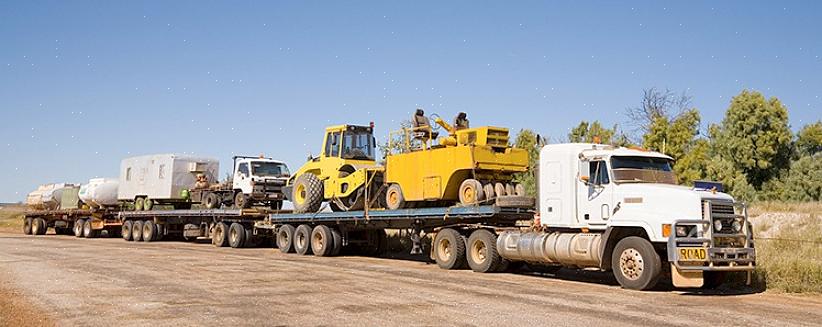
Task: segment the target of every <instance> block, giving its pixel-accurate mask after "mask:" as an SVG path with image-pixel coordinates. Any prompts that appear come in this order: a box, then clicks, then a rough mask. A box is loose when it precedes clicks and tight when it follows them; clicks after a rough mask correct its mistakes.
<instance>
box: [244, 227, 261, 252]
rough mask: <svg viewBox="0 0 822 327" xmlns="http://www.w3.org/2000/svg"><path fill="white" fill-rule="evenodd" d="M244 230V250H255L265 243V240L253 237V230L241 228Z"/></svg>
mask: <svg viewBox="0 0 822 327" xmlns="http://www.w3.org/2000/svg"><path fill="white" fill-rule="evenodd" d="M243 229H244V230H245V242H243V247H244V248H256V247H258V246H260V245H261V244H263V242H264V241H266V239H265V238H262V237H259V236H255V235H254V228H253V227H252V228H243Z"/></svg>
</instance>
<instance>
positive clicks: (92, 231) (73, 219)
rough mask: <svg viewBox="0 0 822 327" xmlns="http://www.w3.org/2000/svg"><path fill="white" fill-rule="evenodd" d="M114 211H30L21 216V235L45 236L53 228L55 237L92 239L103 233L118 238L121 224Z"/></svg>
mask: <svg viewBox="0 0 822 327" xmlns="http://www.w3.org/2000/svg"><path fill="white" fill-rule="evenodd" d="M117 213H118V211H117V210H115V209H100V210H91V209H58V210H32V211H27V212H26V213H25V214H24V215H23V233H24V234H27V235H32V234H33V235H45V234H46V232H47V231H48V228H54V232H55V234H57V235H72V234H73V235H74V236H77V237H87V238H94V237H98V236H101V235H102V234H103V233H105V234H106V235H108V236H119V233H120V230H121V223H120V221H119V220H118V219H117Z"/></svg>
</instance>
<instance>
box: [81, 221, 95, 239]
mask: <svg viewBox="0 0 822 327" xmlns="http://www.w3.org/2000/svg"><path fill="white" fill-rule="evenodd" d="M83 237H85V238H95V237H97V231H96V230H94V229H93V228H91V219H86V221H85V222H83Z"/></svg>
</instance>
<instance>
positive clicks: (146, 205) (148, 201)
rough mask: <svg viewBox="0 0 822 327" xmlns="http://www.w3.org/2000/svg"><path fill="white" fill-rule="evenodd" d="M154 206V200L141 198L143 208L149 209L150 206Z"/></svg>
mask: <svg viewBox="0 0 822 327" xmlns="http://www.w3.org/2000/svg"><path fill="white" fill-rule="evenodd" d="M153 207H154V200H152V199H149V198H145V199H143V210H145V211H150V210H151V208H153Z"/></svg>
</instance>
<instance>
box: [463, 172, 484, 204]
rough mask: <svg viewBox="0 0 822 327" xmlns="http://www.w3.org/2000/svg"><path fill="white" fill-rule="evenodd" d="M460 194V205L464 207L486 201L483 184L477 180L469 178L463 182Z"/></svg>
mask: <svg viewBox="0 0 822 327" xmlns="http://www.w3.org/2000/svg"><path fill="white" fill-rule="evenodd" d="M459 192H460V194H459V197H460V203H461V204H463V205H469V204H476V203H477V202H480V201H483V200H485V192H483V190H482V184H480V182H479V181H477V180H476V179H472V178H469V179H466V180H464V181H462V184H461V185H460V191H459Z"/></svg>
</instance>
